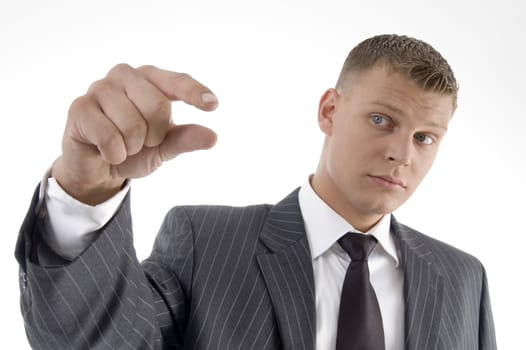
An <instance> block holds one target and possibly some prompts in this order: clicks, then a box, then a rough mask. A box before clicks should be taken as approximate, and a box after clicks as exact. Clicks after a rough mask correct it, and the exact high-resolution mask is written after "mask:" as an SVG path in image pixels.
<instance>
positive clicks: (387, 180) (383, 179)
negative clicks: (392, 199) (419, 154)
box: [368, 175, 407, 188]
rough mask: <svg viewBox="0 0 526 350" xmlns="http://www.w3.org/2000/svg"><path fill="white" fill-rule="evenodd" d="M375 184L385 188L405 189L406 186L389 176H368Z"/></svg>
mask: <svg viewBox="0 0 526 350" xmlns="http://www.w3.org/2000/svg"><path fill="white" fill-rule="evenodd" d="M368 177H369V178H370V179H372V180H373V181H374V182H376V183H377V184H379V185H381V186H384V187H387V188H406V187H407V186H406V184H405V183H404V182H403V181H402V180H400V179H397V178H395V177H392V176H390V175H368Z"/></svg>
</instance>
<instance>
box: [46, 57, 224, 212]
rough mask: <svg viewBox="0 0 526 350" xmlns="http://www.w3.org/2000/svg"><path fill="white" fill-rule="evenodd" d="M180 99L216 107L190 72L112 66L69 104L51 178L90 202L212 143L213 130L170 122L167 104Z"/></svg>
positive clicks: (97, 200)
mask: <svg viewBox="0 0 526 350" xmlns="http://www.w3.org/2000/svg"><path fill="white" fill-rule="evenodd" d="M178 100H180V101H183V102H186V103H188V104H190V105H193V106H195V107H197V108H199V109H202V110H204V111H212V110H214V109H215V108H216V107H217V105H218V101H217V98H216V97H215V95H214V94H213V93H212V92H211V91H210V90H209V89H208V88H207V87H205V86H204V85H203V84H201V83H199V82H198V81H196V80H195V79H193V78H192V77H191V76H189V75H188V74H184V73H176V72H170V71H166V70H162V69H159V68H156V67H153V66H142V67H140V68H137V69H134V68H132V67H130V66H128V65H126V64H119V65H117V66H115V67H114V68H112V69H111V70H110V72H109V73H108V74H107V76H106V77H105V78H104V79H102V80H99V81H96V82H95V83H93V84H92V85H91V87H90V88H89V89H88V92H87V93H86V94H85V95H84V96H81V97H79V98H77V99H76V100H75V101H74V102H73V103H72V105H71V107H70V110H69V113H68V121H67V124H66V128H65V131H64V136H63V139H62V155H61V156H60V157H59V158H58V159H57V161H56V162H55V164H54V166H53V170H52V176H53V177H54V178H56V179H57V181H58V182H59V184H60V185H61V186H62V187H63V188H64V190H65V191H66V192H68V193H69V194H70V195H72V196H73V197H75V198H76V199H78V200H80V201H81V202H84V203H87V204H91V205H95V204H98V203H101V202H103V201H105V200H106V199H108V198H110V197H111V196H113V195H114V194H115V193H116V192H118V191H119V190H120V188H121V187H122V184H123V183H124V181H125V180H126V179H129V178H137V177H142V176H146V175H149V174H151V173H152V172H153V171H155V169H157V168H158V167H159V166H160V165H161V163H162V162H164V161H166V160H170V159H173V158H174V157H176V156H177V155H178V154H181V153H183V152H191V151H194V150H198V149H207V148H210V147H212V146H213V145H214V144H215V141H216V134H215V133H214V132H213V131H212V130H210V129H208V128H206V127H203V126H200V125H195V124H188V125H176V124H175V123H174V122H173V120H172V116H171V103H172V101H178Z"/></svg>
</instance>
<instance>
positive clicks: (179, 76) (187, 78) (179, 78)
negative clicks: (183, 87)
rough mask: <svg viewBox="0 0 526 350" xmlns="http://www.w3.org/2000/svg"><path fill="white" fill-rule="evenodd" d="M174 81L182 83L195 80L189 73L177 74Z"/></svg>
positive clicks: (173, 78)
mask: <svg viewBox="0 0 526 350" xmlns="http://www.w3.org/2000/svg"><path fill="white" fill-rule="evenodd" d="M172 80H173V81H174V82H180V81H190V80H194V78H192V76H191V75H190V74H188V73H175V74H174V75H173V76H172Z"/></svg>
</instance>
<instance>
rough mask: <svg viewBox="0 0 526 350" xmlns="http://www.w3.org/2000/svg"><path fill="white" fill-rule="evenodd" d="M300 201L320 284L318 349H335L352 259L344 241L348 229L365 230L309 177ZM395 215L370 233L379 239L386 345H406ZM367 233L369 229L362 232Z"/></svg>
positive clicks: (375, 278) (374, 271) (375, 263)
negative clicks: (393, 230)
mask: <svg viewBox="0 0 526 350" xmlns="http://www.w3.org/2000/svg"><path fill="white" fill-rule="evenodd" d="M299 204H300V208H301V214H302V216H303V220H304V222H305V231H306V232H307V238H308V241H309V246H310V251H311V255H312V265H313V268H314V282H315V283H314V284H315V290H316V350H334V349H335V348H336V332H337V329H338V312H339V308H340V297H341V292H342V287H343V280H344V279H345V273H346V272H347V267H348V266H349V264H350V262H351V258H350V257H349V255H348V254H347V253H346V252H345V251H344V250H343V248H342V247H341V246H340V244H339V243H338V239H340V238H341V237H342V236H344V235H345V234H346V233H347V232H351V231H352V232H360V231H358V230H356V229H354V228H353V227H352V226H351V225H350V224H349V223H348V222H347V221H345V219H343V218H342V217H341V216H340V215H338V214H337V213H336V212H335V211H334V210H332V209H331V208H330V207H329V206H328V205H327V204H326V203H325V202H324V201H323V200H322V199H321V198H320V197H319V196H318V195H317V194H316V193H315V192H314V190H313V189H312V187H311V186H310V183H309V181H307V182H306V183H305V184H304V185H303V186H302V187H301V189H300V192H299ZM390 222H391V215H385V216H384V217H383V218H382V219H381V220H380V221H379V222H378V223H377V224H376V225H375V226H374V227H372V228H371V229H370V230H369V231H368V232H366V233H367V234H371V235H373V236H374V237H375V238H376V239H377V240H378V244H377V245H376V247H375V248H374V249H373V251H372V252H371V254H370V255H369V259H368V265H369V272H370V279H371V284H372V286H373V288H374V290H375V292H376V296H377V298H378V304H379V305H380V312H381V314H382V322H383V326H384V335H385V348H386V349H388V350H402V349H403V348H404V298H403V281H404V277H403V270H402V268H401V267H400V265H399V260H398V253H397V249H396V245H395V243H394V240H393V237H392V235H391V233H390ZM360 233H363V232H360Z"/></svg>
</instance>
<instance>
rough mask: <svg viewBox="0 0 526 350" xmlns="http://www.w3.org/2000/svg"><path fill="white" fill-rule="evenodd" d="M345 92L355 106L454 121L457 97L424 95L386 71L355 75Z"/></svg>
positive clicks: (367, 71) (393, 72)
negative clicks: (373, 106) (368, 106)
mask: <svg viewBox="0 0 526 350" xmlns="http://www.w3.org/2000/svg"><path fill="white" fill-rule="evenodd" d="M345 90H347V91H344V92H343V95H344V96H347V97H348V98H349V99H350V100H353V102H356V101H359V102H360V104H361V105H377V106H379V107H383V108H385V109H388V110H390V112H393V113H395V114H408V113H411V114H414V113H417V114H419V115H423V114H424V115H429V116H436V117H442V118H445V119H447V121H449V119H450V118H451V116H452V115H453V111H454V100H453V96H449V95H442V94H438V93H435V92H430V91H424V90H423V89H421V88H420V87H419V86H417V85H416V84H415V83H414V82H412V81H411V80H409V79H408V78H407V77H405V76H404V75H403V74H401V73H398V72H396V71H393V70H392V69H389V68H386V67H374V68H371V69H368V70H366V71H362V72H352V73H350V75H349V77H348V82H347V84H346V87H345Z"/></svg>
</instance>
